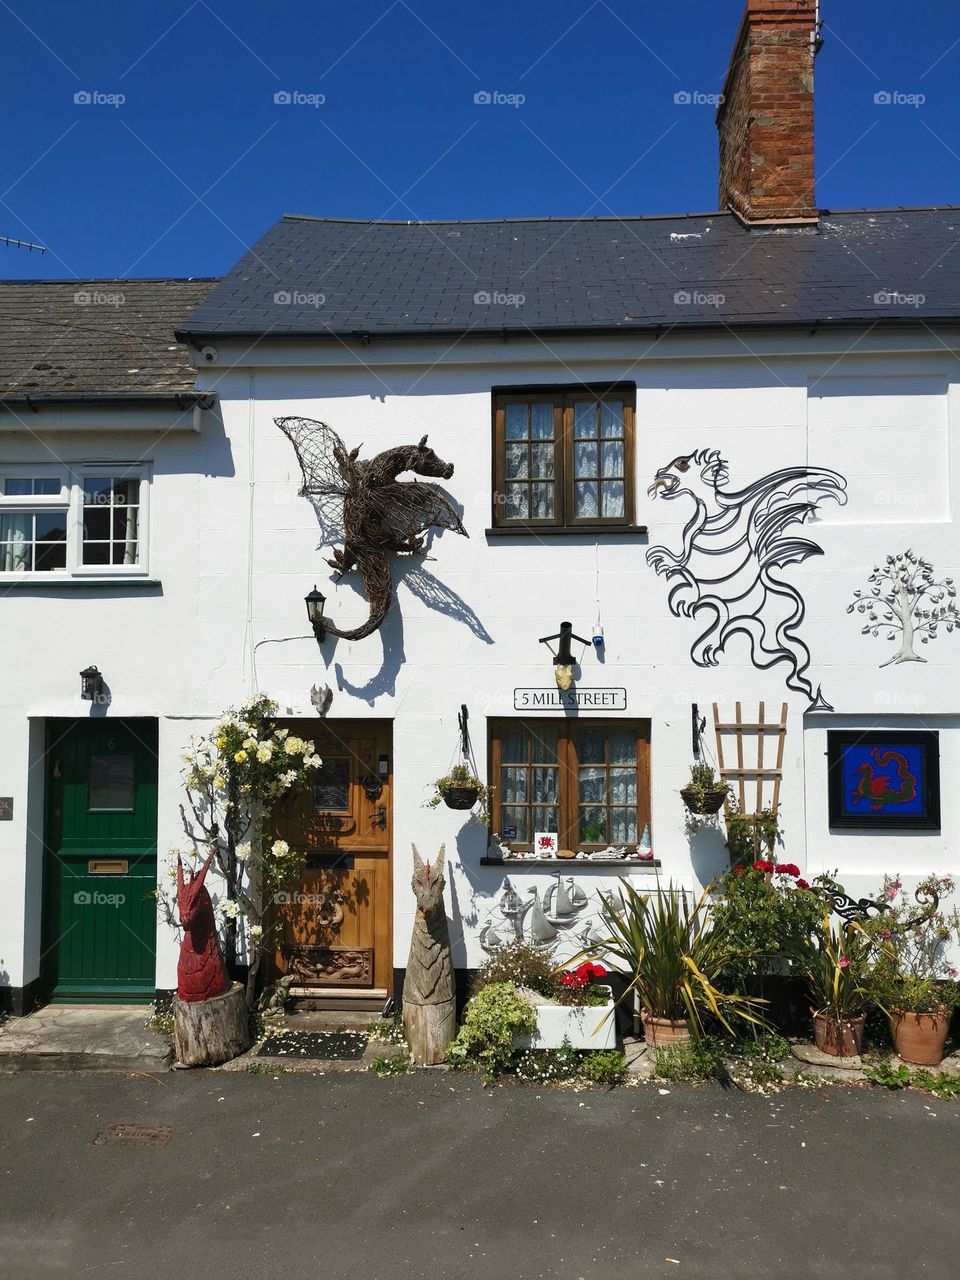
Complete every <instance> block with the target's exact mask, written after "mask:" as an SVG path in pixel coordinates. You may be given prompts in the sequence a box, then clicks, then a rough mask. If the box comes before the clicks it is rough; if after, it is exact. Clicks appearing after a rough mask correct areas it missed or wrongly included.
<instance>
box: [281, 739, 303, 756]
mask: <svg viewBox="0 0 960 1280" xmlns="http://www.w3.org/2000/svg"><path fill="white" fill-rule="evenodd" d="M283 749H284V751H285V752H286V753H287V755H288V756H299V755H301V754H302V752H303V742H302V741H301V739H300V738H288V739H287V740H286V742H285V743H284V744H283Z"/></svg>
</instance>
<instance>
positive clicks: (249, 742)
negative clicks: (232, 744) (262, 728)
mask: <svg viewBox="0 0 960 1280" xmlns="http://www.w3.org/2000/svg"><path fill="white" fill-rule="evenodd" d="M243 749H244V751H256V749H257V740H256V738H254V737H252V736H251V737H249V738H244V740H243Z"/></svg>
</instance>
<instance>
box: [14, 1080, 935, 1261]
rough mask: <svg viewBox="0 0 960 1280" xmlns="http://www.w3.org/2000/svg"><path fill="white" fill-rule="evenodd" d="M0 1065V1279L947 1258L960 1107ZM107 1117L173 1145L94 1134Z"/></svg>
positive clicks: (872, 1096)
mask: <svg viewBox="0 0 960 1280" xmlns="http://www.w3.org/2000/svg"><path fill="white" fill-rule="evenodd" d="M158 1081H159V1082H155V1081H154V1079H152V1078H150V1077H146V1076H139V1077H137V1076H114V1075H106V1074H86V1075H71V1076H68V1075H44V1074H26V1073H24V1074H21V1075H15V1076H10V1075H7V1076H0V1170H2V1178H3V1182H2V1184H0V1276H2V1277H3V1280H21V1277H22V1278H24V1280H32V1278H33V1277H63V1276H69V1277H71V1278H72V1277H95V1278H96V1280H101V1278H103V1277H106V1278H109V1280H128V1278H129V1280H154V1278H155V1277H156V1278H157V1280H159V1278H160V1277H162V1278H163V1280H171V1278H172V1280H178V1278H179V1277H186V1278H188V1280H220V1277H224V1278H225V1280H247V1278H248V1277H251V1278H252V1277H256V1278H257V1280H264V1277H272V1278H275V1280H300V1278H301V1277H310V1278H311V1280H313V1278H315V1277H316V1278H318V1280H346V1278H347V1277H349V1278H350V1280H406V1278H407V1277H428V1278H429V1280H473V1278H474V1277H483V1280H492V1278H493V1277H496V1278H497V1280H501V1278H503V1280H540V1278H541V1277H543V1278H547V1277H558V1278H562V1280H579V1278H580V1277H582V1278H583V1280H599V1278H601V1277H603V1278H605V1280H606V1278H609V1277H616V1278H619V1277H643V1278H644V1280H646V1277H659V1276H666V1277H671V1278H672V1277H678V1278H682V1277H684V1276H697V1277H699V1276H709V1277H711V1280H726V1278H727V1277H738V1278H739V1277H770V1276H777V1277H787V1278H788V1280H800V1278H803V1277H808V1276H809V1277H817V1278H818V1280H822V1278H823V1277H834V1276H836V1277H843V1280H852V1278H854V1277H868V1276H869V1277H870V1280H884V1278H885V1277H891V1278H893V1277H896V1280H905V1278H906V1280H916V1278H917V1277H932V1278H935V1280H940V1278H941V1277H943V1280H946V1278H947V1277H951V1280H953V1278H954V1277H956V1276H957V1274H958V1270H960V1214H958V1210H957V1193H958V1188H960V1103H957V1102H937V1101H936V1100H934V1099H931V1098H926V1097H923V1096H921V1095H918V1094H888V1093H885V1092H881V1091H879V1090H870V1091H867V1090H859V1089H853V1088H846V1089H843V1088H832V1087H828V1086H824V1087H822V1088H817V1089H814V1090H810V1091H801V1090H799V1089H791V1090H787V1091H785V1092H783V1093H780V1094H777V1095H775V1096H773V1097H770V1098H763V1097H757V1096H752V1095H745V1094H741V1093H737V1092H724V1091H723V1090H722V1089H721V1088H720V1086H719V1085H713V1084H711V1085H708V1086H704V1087H702V1088H696V1089H695V1088H689V1087H684V1086H671V1088H670V1092H669V1094H666V1095H664V1094H661V1093H660V1092H659V1091H658V1087H657V1086H656V1085H649V1084H648V1085H644V1086H642V1087H640V1088H632V1089H631V1088H621V1089H616V1090H613V1091H610V1092H608V1091H605V1090H602V1089H591V1090H589V1091H586V1092H578V1093H575V1092H573V1091H570V1090H563V1091H557V1090H551V1089H542V1088H530V1087H526V1086H523V1087H518V1086H511V1087H504V1088H487V1089H484V1088H483V1087H482V1086H481V1085H480V1084H479V1082H477V1081H475V1080H473V1079H470V1078H464V1077H460V1076H454V1077H450V1076H447V1075H445V1074H443V1073H441V1072H430V1073H423V1074H419V1075H416V1076H411V1077H404V1078H400V1079H395V1080H379V1079H377V1078H375V1077H372V1076H368V1075H357V1074H337V1075H327V1076H314V1075H302V1074H297V1075H294V1074H288V1075H283V1076H280V1077H278V1078H277V1079H275V1080H273V1079H270V1078H267V1077H263V1076H254V1075H244V1074H226V1073H200V1072H197V1073H187V1072H183V1073H172V1074H169V1075H165V1076H163V1077H158ZM116 1122H123V1123H127V1124H130V1123H136V1124H159V1125H172V1126H173V1127H174V1136H173V1139H172V1141H171V1142H170V1144H169V1146H167V1147H166V1148H164V1149H152V1148H143V1147H133V1148H130V1147H122V1146H95V1145H93V1140H94V1138H95V1137H96V1136H97V1134H98V1133H99V1132H100V1131H101V1130H103V1129H104V1128H105V1127H106V1126H108V1125H111V1124H114V1123H116Z"/></svg>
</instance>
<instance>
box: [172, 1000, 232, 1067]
mask: <svg viewBox="0 0 960 1280" xmlns="http://www.w3.org/2000/svg"><path fill="white" fill-rule="evenodd" d="M173 1038H174V1046H175V1049H176V1055H177V1062H178V1063H180V1064H181V1065H182V1066H185V1067H215V1066H217V1065H218V1064H219V1063H221V1062H229V1061H230V1059H231V1058H236V1057H237V1056H238V1054H241V1053H243V1052H245V1051H246V1050H247V1049H249V1048H250V1016H249V1012H248V1010H247V1000H246V995H245V993H244V990H243V987H242V986H241V985H240V983H239V982H234V983H233V985H232V986H231V987H230V988H229V990H227V991H224V992H223V994H222V995H219V996H212V997H211V998H210V999H209V1000H189V1001H188V1000H181V999H180V997H179V996H175V997H174V1000H173Z"/></svg>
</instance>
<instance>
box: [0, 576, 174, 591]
mask: <svg viewBox="0 0 960 1280" xmlns="http://www.w3.org/2000/svg"><path fill="white" fill-rule="evenodd" d="M160 585H161V583H160V579H159V578H147V577H140V578H134V577H123V578H122V577H116V578H114V577H109V576H106V577H97V576H93V575H91V576H90V577H84V576H82V575H77V576H75V577H69V578H56V577H52V576H47V575H46V574H44V575H43V576H42V577H41V576H40V574H35V575H30V574H24V573H16V574H13V573H11V574H9V575H3V574H0V594H5V593H6V592H7V591H9V590H11V589H12V590H14V591H17V590H21V591H23V590H28V591H36V590H37V589H38V588H40V589H41V590H50V591H59V590H60V589H61V588H64V587H65V588H67V589H70V588H73V587H79V588H83V587H98V588H103V587H114V588H119V589H121V590H125V591H130V590H134V589H135V588H137V587H154V588H156V587H159V586H160Z"/></svg>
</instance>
